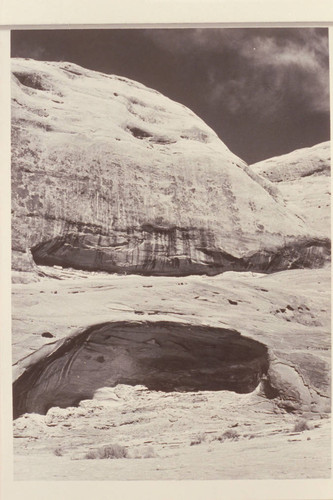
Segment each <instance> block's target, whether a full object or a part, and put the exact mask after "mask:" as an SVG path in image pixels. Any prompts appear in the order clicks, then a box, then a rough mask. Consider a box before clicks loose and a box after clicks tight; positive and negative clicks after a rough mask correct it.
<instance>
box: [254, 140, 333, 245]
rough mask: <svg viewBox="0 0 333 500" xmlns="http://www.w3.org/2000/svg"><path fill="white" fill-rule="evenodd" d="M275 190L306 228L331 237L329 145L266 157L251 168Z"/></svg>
mask: <svg viewBox="0 0 333 500" xmlns="http://www.w3.org/2000/svg"><path fill="white" fill-rule="evenodd" d="M250 168H252V169H253V171H254V172H256V173H257V174H259V175H261V176H263V177H264V178H266V179H268V180H270V181H271V182H272V183H274V185H275V186H277V188H278V189H279V191H280V193H281V196H282V197H283V198H284V200H285V201H286V203H287V206H288V208H290V210H292V211H293V212H294V213H296V214H297V215H299V216H300V217H302V219H303V220H304V221H305V222H306V224H307V225H308V227H310V228H313V229H315V230H317V231H319V232H320V233H321V234H322V235H323V236H326V237H328V238H330V236H331V176H330V172H331V143H330V142H323V143H321V144H317V145H316V146H313V147H311V148H303V149H299V150H297V151H293V152H292V153H289V154H286V155H282V156H276V157H274V158H269V159H268V160H264V161H261V162H259V163H255V164H253V165H251V167H250Z"/></svg>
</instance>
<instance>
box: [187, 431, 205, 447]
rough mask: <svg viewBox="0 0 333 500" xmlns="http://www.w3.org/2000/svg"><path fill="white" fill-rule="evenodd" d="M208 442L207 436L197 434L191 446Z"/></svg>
mask: <svg viewBox="0 0 333 500" xmlns="http://www.w3.org/2000/svg"><path fill="white" fill-rule="evenodd" d="M204 441H206V435H205V434H204V433H200V434H197V435H196V436H195V438H194V439H193V440H192V441H191V446H195V445H197V444H201V443H203V442H204Z"/></svg>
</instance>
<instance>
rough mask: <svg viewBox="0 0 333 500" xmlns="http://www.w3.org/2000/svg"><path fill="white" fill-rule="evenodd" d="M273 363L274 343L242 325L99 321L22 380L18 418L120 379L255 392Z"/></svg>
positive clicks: (165, 387)
mask: <svg viewBox="0 0 333 500" xmlns="http://www.w3.org/2000/svg"><path fill="white" fill-rule="evenodd" d="M49 347H50V346H49ZM35 354H36V353H35ZM35 359H38V356H37V358H36V357H35ZM268 364H269V363H268V353H267V347H266V346H265V345H264V344H261V343H260V342H257V341H255V340H252V339H250V338H247V337H243V336H242V335H241V334H240V333H239V332H237V331H235V330H230V329H225V328H214V327H208V326H202V325H189V324H184V323H176V322H168V321H160V322H144V321H143V322H108V323H103V324H98V325H94V326H91V327H89V328H88V329H86V330H85V331H83V332H80V333H76V334H74V335H72V336H70V337H67V338H65V339H62V340H59V341H57V342H55V343H53V344H51V351H50V350H49V351H48V354H47V355H45V354H43V355H41V356H39V359H38V361H36V362H35V363H33V364H31V365H30V366H29V367H28V368H27V369H26V371H25V372H24V373H23V374H22V375H21V376H20V377H19V378H18V379H17V380H16V381H15V382H14V384H13V407H14V418H17V417H19V416H20V415H22V414H23V413H39V414H46V413H47V411H48V410H49V408H51V407H54V406H58V407H61V408H66V407H68V406H77V405H78V404H79V403H80V401H82V400H84V399H91V398H92V397H93V396H94V393H95V392H96V390H97V389H99V388H101V387H114V386H116V385H117V384H127V385H144V386H146V387H147V388H148V389H149V390H155V391H164V392H172V391H178V392H187V391H188V392H195V391H202V390H207V391H220V390H229V391H234V392H237V393H249V392H252V391H253V390H254V389H255V388H256V387H257V386H258V384H259V382H260V380H261V378H262V375H263V374H265V373H267V370H268Z"/></svg>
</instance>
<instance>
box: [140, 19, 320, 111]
mask: <svg viewBox="0 0 333 500" xmlns="http://www.w3.org/2000/svg"><path fill="white" fill-rule="evenodd" d="M145 34H146V36H147V37H149V38H150V39H151V41H152V42H153V43H155V44H156V45H158V46H159V47H160V48H162V49H163V50H166V51H169V52H172V53H174V54H175V55H177V56H178V57H179V58H180V59H184V60H185V61H186V68H187V69H189V67H190V65H191V64H193V65H195V64H199V63H200V64H201V66H202V67H203V69H204V71H206V79H205V83H204V86H205V89H203V90H204V91H205V92H206V94H207V104H208V105H210V106H216V105H217V104H218V103H220V104H222V105H223V107H224V108H225V109H227V110H228V111H229V112H230V113H232V114H235V113H239V112H250V113H255V114H256V115H257V117H258V119H265V120H266V119H267V117H269V116H271V118H272V119H274V116H275V115H276V114H278V115H283V114H285V113H287V111H288V109H289V110H290V109H292V108H295V107H298V108H303V110H304V112H320V113H328V112H329V68H328V35H327V30H326V29H313V28H300V29H296V28H271V29H268V28H247V29H244V28H241V29H239V28H224V29H210V28H206V29H179V30H146V33H145Z"/></svg>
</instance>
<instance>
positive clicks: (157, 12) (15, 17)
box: [0, 0, 333, 500]
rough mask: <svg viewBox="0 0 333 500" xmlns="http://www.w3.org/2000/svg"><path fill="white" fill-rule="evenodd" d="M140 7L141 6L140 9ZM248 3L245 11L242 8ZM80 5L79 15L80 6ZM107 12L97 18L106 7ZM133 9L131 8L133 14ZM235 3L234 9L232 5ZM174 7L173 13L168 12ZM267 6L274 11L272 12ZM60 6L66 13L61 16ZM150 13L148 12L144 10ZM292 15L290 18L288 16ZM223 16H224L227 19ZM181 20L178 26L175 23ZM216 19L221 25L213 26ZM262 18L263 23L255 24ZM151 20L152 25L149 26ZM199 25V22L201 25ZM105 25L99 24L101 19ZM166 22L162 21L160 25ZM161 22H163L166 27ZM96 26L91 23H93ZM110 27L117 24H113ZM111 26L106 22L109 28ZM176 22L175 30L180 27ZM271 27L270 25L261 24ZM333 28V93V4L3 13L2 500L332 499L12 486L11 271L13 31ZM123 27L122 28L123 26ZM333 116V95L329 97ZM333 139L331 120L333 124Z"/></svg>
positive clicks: (110, 5)
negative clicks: (107, 497)
mask: <svg viewBox="0 0 333 500" xmlns="http://www.w3.org/2000/svg"><path fill="white" fill-rule="evenodd" d="M139 4H140V5H139ZM245 4H246V12H245V11H244V10H245V9H244V6H245ZM79 5H81V7H80V10H78V6H79ZM102 5H103V6H104V9H102V10H103V11H104V12H96V11H97V10H98V9H99V8H100V7H101V6H102ZM130 5H131V8H130ZM231 5H232V7H231ZM167 6H168V7H167ZM268 6H269V8H268ZM61 8H62V10H61ZM149 8H151V10H152V11H151V12H149V13H147V12H146V9H149ZM288 10H289V13H288ZM223 16H224V17H223ZM177 18H178V19H179V21H176V19H177ZM214 18H215V22H213V20H214ZM255 18H257V19H255ZM149 19H150V21H149ZM200 19H201V21H200ZM98 20H100V21H98ZM159 20H160V21H159ZM161 20H163V22H161ZM89 21H90V22H89ZM110 21H111V22H110ZM107 22H109V23H108V24H105V23H107ZM174 23H176V24H174ZM263 23H265V24H263ZM207 24H208V25H209V26H210V27H227V26H229V27H236V26H237V27H250V26H253V27H255V26H256V27H258V26H260V27H273V26H287V27H294V26H295V27H310V26H318V27H328V28H329V53H330V90H331V96H332V79H333V68H332V66H333V61H332V52H333V28H332V26H333V3H332V2H331V0H329V1H327V0H324V1H323V2H318V0H315V1H313V0H294V2H292V3H289V2H285V1H284V0H283V1H279V2H277V1H275V0H274V1H272V0H271V1H267V0H266V1H263V0H257V1H253V0H250V1H248V0H236V1H233V2H231V1H229V3H228V4H227V3H226V2H219V1H216V0H215V1H210V2H209V8H207V3H206V2H204V1H203V0H201V1H200V2H198V1H197V2H193V1H192V0H182V1H181V2H179V1H175V2H172V1H168V2H165V1H162V0H154V1H148V0H145V1H144V2H136V3H135V0H125V1H122V2H119V3H118V2H115V1H114V0H112V1H111V2H110V1H109V2H107V1H105V0H97V3H96V0H95V1H94V2H88V1H87V0H84V1H83V2H79V1H78V0H75V1H73V0H72V1H71V3H70V6H68V7H66V4H65V3H60V2H59V1H55V0H51V1H50V0H49V1H47V2H42V0H34V1H31V0H30V1H26V2H23V1H22V0H6V1H3V2H2V6H1V11H0V27H1V29H0V64H1V68H2V71H1V78H0V96H1V101H0V106H1V110H2V112H1V120H0V131H1V148H0V161H1V169H0V189H1V191H0V196H1V198H0V199H1V205H0V209H1V211H0V214H1V221H0V228H1V229H0V239H1V246H0V258H1V263H2V269H1V273H0V280H1V281H0V297H1V299H0V300H1V302H0V303H1V311H2V329H1V339H0V342H1V344H0V349H1V392H0V397H1V400H0V406H1V476H2V477H1V488H2V495H3V496H2V498H3V499H4V500H12V499H18V498H22V497H23V498H24V500H27V499H30V498H31V499H34V500H39V499H43V500H44V498H48V499H49V500H53V499H57V500H58V499H59V498H64V499H73V498H80V499H81V500H84V499H86V498H87V499H88V498H89V499H90V498H91V497H95V498H96V497H97V498H98V497H101V496H102V495H103V496H104V495H110V496H111V497H112V499H114V500H118V499H123V500H127V499H131V500H132V499H137V498H139V499H141V498H142V499H143V498H145V499H158V500H164V499H166V500H177V499H182V500H183V499H187V498H191V499H193V500H195V499H199V498H202V499H203V498H204V499H205V500H206V499H207V500H210V499H212V500H218V499H221V498H225V499H227V500H233V499H235V500H243V499H244V500H250V499H251V500H252V499H253V500H260V499H265V500H269V499H274V500H283V499H285V500H287V499H288V500H321V499H328V500H329V499H332V491H333V480H332V478H331V479H328V480H310V479H308V480H237V481H235V480H228V481H225V480H221V481H215V480H207V481H195V480H193V481H192V480H191V481H128V482H127V481H107V480H106V481H102V482H101V481H59V482H54V481H43V482H38V481H31V482H25V481H14V480H13V443H12V420H11V415H12V401H11V399H12V397H11V299H10V289H11V273H10V264H11V259H10V241H11V230H10V198H11V197H10V76H9V64H10V29H15V28H17V29H27V28H32V27H33V28H36V29H42V28H49V29H60V28H66V29H67V28H68V29H76V28H93V27H94V28H115V27H124V28H135V27H140V28H145V27H148V28H149V27H190V26H191V27H197V26H200V27H209V26H207ZM120 25H121V26H120ZM331 116H332V97H331ZM331 137H332V119H331Z"/></svg>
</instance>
